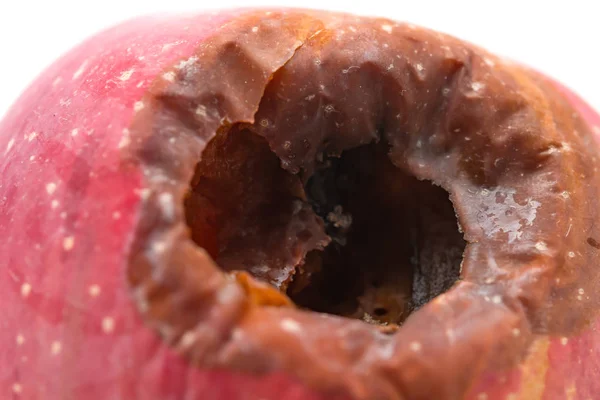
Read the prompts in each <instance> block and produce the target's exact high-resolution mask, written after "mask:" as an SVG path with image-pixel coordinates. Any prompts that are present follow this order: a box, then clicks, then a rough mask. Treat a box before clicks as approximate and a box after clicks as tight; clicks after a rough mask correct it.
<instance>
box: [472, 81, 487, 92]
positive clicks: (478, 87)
mask: <svg viewBox="0 0 600 400" xmlns="http://www.w3.org/2000/svg"><path fill="white" fill-rule="evenodd" d="M484 87H485V85H484V84H483V83H481V82H473V83H471V89H473V91H474V92H479V91H480V90H481V89H483V88H484Z"/></svg>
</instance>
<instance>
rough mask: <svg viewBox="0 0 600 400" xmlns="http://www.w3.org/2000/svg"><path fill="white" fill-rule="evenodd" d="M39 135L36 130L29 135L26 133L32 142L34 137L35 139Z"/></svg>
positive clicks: (28, 139)
mask: <svg viewBox="0 0 600 400" xmlns="http://www.w3.org/2000/svg"><path fill="white" fill-rule="evenodd" d="M37 135H38V134H37V132H35V131H34V132H31V133H30V134H28V135H25V137H26V138H27V141H28V142H31V141H32V140H33V139H35V138H36V137H37Z"/></svg>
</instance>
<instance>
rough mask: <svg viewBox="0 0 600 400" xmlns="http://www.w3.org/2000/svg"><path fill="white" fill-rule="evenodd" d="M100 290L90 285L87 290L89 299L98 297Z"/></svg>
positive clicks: (96, 286)
mask: <svg viewBox="0 0 600 400" xmlns="http://www.w3.org/2000/svg"><path fill="white" fill-rule="evenodd" d="M100 292H101V289H100V286H98V285H90V287H89V289H88V293H89V294H90V296H91V297H98V296H99V295H100Z"/></svg>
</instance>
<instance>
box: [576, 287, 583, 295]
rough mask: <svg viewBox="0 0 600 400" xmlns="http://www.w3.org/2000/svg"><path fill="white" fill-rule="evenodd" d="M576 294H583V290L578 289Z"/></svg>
mask: <svg viewBox="0 0 600 400" xmlns="http://www.w3.org/2000/svg"><path fill="white" fill-rule="evenodd" d="M577 293H579V294H584V293H585V290H583V288H579V290H577Z"/></svg>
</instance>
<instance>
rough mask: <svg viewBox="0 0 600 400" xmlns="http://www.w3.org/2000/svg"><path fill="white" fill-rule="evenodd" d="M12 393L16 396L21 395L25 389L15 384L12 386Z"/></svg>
mask: <svg viewBox="0 0 600 400" xmlns="http://www.w3.org/2000/svg"><path fill="white" fill-rule="evenodd" d="M12 391H13V393H15V394H19V393H21V392H22V391H23V387H22V386H21V384H20V383H13V385H12Z"/></svg>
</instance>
